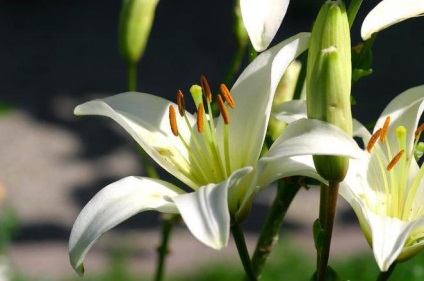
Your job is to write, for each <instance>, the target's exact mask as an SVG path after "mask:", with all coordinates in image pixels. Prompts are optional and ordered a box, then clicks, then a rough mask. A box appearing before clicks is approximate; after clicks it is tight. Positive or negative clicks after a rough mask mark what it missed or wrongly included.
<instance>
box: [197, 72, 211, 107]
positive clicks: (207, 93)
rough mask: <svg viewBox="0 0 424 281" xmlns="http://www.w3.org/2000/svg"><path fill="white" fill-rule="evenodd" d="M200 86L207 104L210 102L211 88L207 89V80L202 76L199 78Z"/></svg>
mask: <svg viewBox="0 0 424 281" xmlns="http://www.w3.org/2000/svg"><path fill="white" fill-rule="evenodd" d="M200 85H201V86H202V90H203V94H204V95H205V99H206V100H207V101H208V102H212V92H211V87H209V83H208V80H207V79H206V77H205V76H204V75H202V76H200Z"/></svg>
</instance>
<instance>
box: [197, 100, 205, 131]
mask: <svg viewBox="0 0 424 281" xmlns="http://www.w3.org/2000/svg"><path fill="white" fill-rule="evenodd" d="M204 116H205V109H204V107H203V103H201V104H199V107H198V108H197V131H198V132H199V133H203V121H204Z"/></svg>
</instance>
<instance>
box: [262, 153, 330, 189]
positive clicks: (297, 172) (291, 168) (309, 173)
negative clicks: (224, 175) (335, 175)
mask: <svg viewBox="0 0 424 281" xmlns="http://www.w3.org/2000/svg"><path fill="white" fill-rule="evenodd" d="M259 163H260V164H259V165H263V168H262V170H261V171H260V173H259V179H258V183H257V187H258V189H261V188H265V187H267V186H268V185H270V184H271V183H272V182H274V181H276V180H278V179H281V178H285V177H291V176H305V177H310V178H314V179H317V180H319V181H321V182H325V180H324V179H323V178H321V177H320V176H319V175H318V173H317V172H316V170H315V166H314V161H313V160H312V157H311V156H310V155H304V156H295V157H286V158H278V157H269V158H268V157H265V158H261V160H259Z"/></svg>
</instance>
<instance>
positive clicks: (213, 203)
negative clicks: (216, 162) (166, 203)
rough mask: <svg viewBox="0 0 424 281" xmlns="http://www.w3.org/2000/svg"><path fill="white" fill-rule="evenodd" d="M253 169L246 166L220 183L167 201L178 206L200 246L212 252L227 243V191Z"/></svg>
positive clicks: (228, 226)
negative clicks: (204, 245)
mask: <svg viewBox="0 0 424 281" xmlns="http://www.w3.org/2000/svg"><path fill="white" fill-rule="evenodd" d="M251 170H252V168H251V167H246V168H243V169H240V170H238V171H236V172H234V173H233V174H232V175H231V176H230V177H229V178H228V179H227V180H225V181H223V182H221V183H219V184H208V185H205V186H202V187H201V188H200V189H199V190H197V191H196V192H191V193H187V194H183V195H180V196H176V197H173V198H170V199H171V200H172V201H173V202H174V203H175V205H176V206H177V208H178V210H179V212H180V214H181V216H182V218H183V219H184V222H185V223H186V225H187V227H188V229H189V230H190V231H191V233H192V234H193V235H194V236H195V237H196V238H197V239H198V240H199V241H201V242H202V243H204V244H206V245H207V246H209V247H211V248H214V249H221V248H223V247H225V246H226V245H227V244H228V238H229V233H230V213H229V210H228V189H229V188H231V187H232V186H234V185H236V183H237V182H238V181H240V180H241V179H243V177H244V176H245V175H246V174H248V173H249V172H250V171H251Z"/></svg>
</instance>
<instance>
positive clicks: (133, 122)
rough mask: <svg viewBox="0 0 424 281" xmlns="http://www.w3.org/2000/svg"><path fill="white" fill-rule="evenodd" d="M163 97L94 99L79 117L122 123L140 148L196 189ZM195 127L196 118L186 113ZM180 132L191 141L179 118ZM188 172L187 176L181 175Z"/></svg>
mask: <svg viewBox="0 0 424 281" xmlns="http://www.w3.org/2000/svg"><path fill="white" fill-rule="evenodd" d="M171 104H172V105H174V104H173V103H171V102H170V101H168V100H165V99H163V98H160V97H157V96H153V95H149V94H145V93H123V94H119V95H115V96H111V97H108V98H104V99H99V100H93V101H89V102H87V103H84V104H81V105H79V106H77V107H76V108H75V111H74V113H75V114H76V115H102V116H107V117H110V118H112V119H113V120H115V121H116V122H117V123H119V124H120V125H121V126H122V127H123V128H124V129H125V130H126V131H127V132H128V133H129V134H130V135H131V136H132V137H133V138H134V139H135V140H136V141H137V142H138V143H139V144H140V146H141V147H142V148H143V149H144V150H145V151H146V152H147V153H148V154H149V155H150V156H151V157H152V158H153V159H154V160H155V161H156V162H157V163H159V164H160V165H161V166H162V167H163V168H164V169H166V170H167V171H168V172H170V173H171V174H173V175H174V176H175V177H177V178H179V179H180V180H182V181H183V182H185V183H186V184H188V185H189V186H191V187H196V183H194V182H193V179H192V178H189V177H188V176H187V174H188V171H190V158H189V152H188V151H187V149H186V147H185V146H184V145H183V143H182V142H181V141H180V140H179V139H178V137H175V136H174V135H173V134H172V131H171V127H170V122H169V117H168V116H169V115H168V110H169V105H171ZM186 114H187V117H188V119H189V120H190V122H191V123H192V124H194V123H195V118H194V117H193V116H192V115H191V114H189V113H188V112H187V113H186ZM177 122H178V123H177V124H178V125H179V126H178V130H179V133H180V134H181V135H182V136H184V137H185V138H186V139H187V140H189V139H190V132H189V129H188V127H187V126H186V124H185V122H184V118H180V117H179V115H178V116H177ZM181 171H186V172H187V173H184V174H183V173H181Z"/></svg>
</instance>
